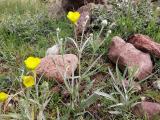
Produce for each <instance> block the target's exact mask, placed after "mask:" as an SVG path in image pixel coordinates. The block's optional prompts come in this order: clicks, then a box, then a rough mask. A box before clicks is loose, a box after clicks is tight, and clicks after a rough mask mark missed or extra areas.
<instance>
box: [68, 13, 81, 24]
mask: <svg viewBox="0 0 160 120" xmlns="http://www.w3.org/2000/svg"><path fill="white" fill-rule="evenodd" d="M67 18H68V19H69V20H70V21H71V22H73V23H74V24H76V23H77V21H78V20H79V18H80V13H79V12H72V11H69V12H68V14H67Z"/></svg>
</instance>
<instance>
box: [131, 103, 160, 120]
mask: <svg viewBox="0 0 160 120" xmlns="http://www.w3.org/2000/svg"><path fill="white" fill-rule="evenodd" d="M133 113H134V114H135V115H137V116H139V117H144V116H146V117H147V119H148V120H154V119H153V117H154V116H155V115H160V104H159V103H153V102H140V103H138V104H136V105H135V106H134V107H133Z"/></svg>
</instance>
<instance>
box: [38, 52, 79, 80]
mask: <svg viewBox="0 0 160 120" xmlns="http://www.w3.org/2000/svg"><path fill="white" fill-rule="evenodd" d="M77 64H78V58H77V56H76V55H74V54H65V55H49V56H46V57H44V58H42V59H41V63H40V65H39V66H38V68H37V69H36V72H37V74H40V75H44V76H45V77H47V78H54V79H55V80H57V81H58V82H60V83H63V82H64V78H65V77H66V78H69V77H71V76H72V74H73V73H74V71H75V70H76V68H77Z"/></svg>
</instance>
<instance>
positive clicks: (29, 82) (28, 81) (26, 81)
mask: <svg viewBox="0 0 160 120" xmlns="http://www.w3.org/2000/svg"><path fill="white" fill-rule="evenodd" d="M22 80H23V85H24V86H25V87H27V88H28V87H32V86H33V85H35V80H34V77H33V76H23V77H22Z"/></svg>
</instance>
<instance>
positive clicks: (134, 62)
mask: <svg viewBox="0 0 160 120" xmlns="http://www.w3.org/2000/svg"><path fill="white" fill-rule="evenodd" d="M108 57H109V59H110V60H111V61H112V62H113V63H115V64H116V63H118V66H119V67H120V69H122V70H124V69H125V68H126V67H128V69H129V70H133V69H135V68H136V69H137V71H136V73H135V77H136V78H137V79H139V80H142V79H144V78H146V77H147V76H149V75H150V74H151V73H152V69H153V65H152V61H151V58H150V55H149V54H147V53H143V52H141V51H140V50H138V49H136V48H135V47H134V46H133V45H132V44H130V43H126V42H125V41H124V40H123V39H122V38H120V37H117V36H116V37H113V39H112V43H111V45H110V47H109V53H108Z"/></svg>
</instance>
